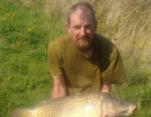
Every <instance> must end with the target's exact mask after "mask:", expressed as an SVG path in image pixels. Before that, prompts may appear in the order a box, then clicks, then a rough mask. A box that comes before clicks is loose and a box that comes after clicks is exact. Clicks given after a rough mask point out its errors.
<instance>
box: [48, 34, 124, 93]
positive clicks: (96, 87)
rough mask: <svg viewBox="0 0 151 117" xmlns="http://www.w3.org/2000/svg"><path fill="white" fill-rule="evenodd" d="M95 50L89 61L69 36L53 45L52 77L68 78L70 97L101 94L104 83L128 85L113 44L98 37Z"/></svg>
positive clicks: (50, 55) (50, 63) (95, 39)
mask: <svg viewBox="0 0 151 117" xmlns="http://www.w3.org/2000/svg"><path fill="white" fill-rule="evenodd" d="M93 49H94V51H93V55H92V56H91V57H90V58H87V57H85V56H84V55H83V54H82V53H81V51H80V50H79V49H78V48H76V46H75V45H74V43H73V41H72V39H71V37H70V36H68V35H65V36H62V37H60V38H58V39H55V40H53V41H50V43H49V47H48V63H49V73H50V74H51V75H52V76H55V75H62V74H63V75H64V76H65V83H66V87H67V92H68V93H69V94H70V95H72V94H77V93H88V92H99V91H100V89H101V84H102V83H110V84H114V83H116V84H120V83H123V82H124V81H126V77H125V71H124V68H123V65H122V62H121V58H120V55H119V52H118V50H117V49H116V47H115V46H114V45H113V43H111V41H109V40H108V39H105V38H104V37H102V36H100V35H97V34H95V36H94V41H93Z"/></svg>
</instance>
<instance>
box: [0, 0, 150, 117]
mask: <svg viewBox="0 0 151 117" xmlns="http://www.w3.org/2000/svg"><path fill="white" fill-rule="evenodd" d="M119 1H120V0H119ZM144 1H145V0H144ZM47 2H48V1H45V0H43V1H42V0H13V1H11V0H0V107H1V109H0V117H7V114H8V113H9V112H10V111H11V110H13V109H14V108H17V107H23V106H29V105H32V104H34V103H36V102H38V101H39V100H43V99H47V98H49V96H50V89H51V86H52V82H51V81H52V79H51V78H50V77H49V75H48V69H47V68H48V66H47V45H48V42H49V40H50V39H54V38H55V37H57V36H59V35H61V34H62V33H64V31H65V28H64V25H63V22H62V21H63V20H62V19H63V18H64V17H63V16H64V13H62V12H63V11H64V12H65V11H66V9H67V8H68V6H69V4H70V3H68V2H67V1H66V0H64V2H62V3H61V5H60V6H59V7H60V9H58V8H57V5H59V4H60V3H59V2H57V0H55V2H51V5H50V3H49V2H48V3H47ZM72 2H74V0H73V1H72V0H71V3H72ZM92 3H93V4H95V6H96V10H97V13H100V12H98V11H99V10H100V8H99V7H98V6H99V5H100V4H99V2H98V3H97V2H95V0H93V2H92ZM56 4H57V5H56ZM144 4H145V3H144ZM49 5H50V6H49ZM102 5H107V6H109V5H110V4H109V5H108V4H107V2H102ZM133 5H134V4H132V3H131V6H133ZM145 5H147V4H145ZM52 6H53V7H52ZM61 8H64V9H65V10H62V9H61ZM112 8H114V7H112ZM115 8H116V7H115ZM145 8H147V9H149V8H148V7H142V12H143V11H145V12H147V11H146V10H145ZM102 9H103V7H102ZM102 9H101V13H100V14H98V15H97V16H98V20H99V22H98V23H99V24H98V27H101V28H99V30H98V31H99V32H102V34H104V35H108V36H109V37H110V38H112V37H114V36H113V35H115V30H116V31H117V34H118V35H116V38H117V39H118V38H120V37H119V36H120V34H123V33H120V32H119V31H120V30H118V29H117V28H119V27H120V26H122V27H121V28H122V29H124V27H123V26H125V24H123V22H124V21H125V20H123V19H122V17H120V18H121V19H119V18H117V19H116V18H115V20H114V22H113V23H112V22H111V20H110V19H109V18H108V20H107V21H108V22H109V23H108V25H106V24H107V23H106V22H105V21H106V19H107V18H106V15H105V14H103V12H104V13H107V11H108V9H107V8H106V7H104V10H102ZM114 10H115V9H113V11H114ZM123 12H124V11H123ZM149 13H150V12H149ZM109 15H111V17H112V16H114V15H113V14H112V13H111V12H110V14H109ZM136 15H137V14H136ZM102 16H103V17H102ZM126 16H127V15H126V14H125V17H123V18H129V17H130V16H131V15H129V17H126ZM145 16H146V15H145ZM146 17H147V16H146ZM135 18H137V17H133V18H132V20H133V19H135ZM146 19H147V18H146ZM116 20H118V22H119V24H118V23H117V22H115V21H116ZM120 23H121V24H120ZM131 23H135V21H133V22H131ZM138 24H139V22H138ZM138 24H137V25H138ZM142 25H143V24H142ZM105 26H110V27H107V28H108V29H110V30H107V29H106V28H103V27H105ZM134 26H135V25H134ZM145 26H146V25H145ZM145 26H144V28H142V29H145V30H147V29H146V27H145ZM136 27H137V26H136ZM125 28H126V29H127V27H125ZM127 30H128V29H127ZM111 32H113V33H111ZM123 32H124V31H123ZM134 33H135V32H134ZM134 33H133V34H134ZM126 34H129V33H125V34H124V35H126ZM141 34H142V35H141V36H144V39H146V38H147V36H146V35H147V34H146V33H141ZM145 34H146V35H145ZM127 37H128V35H126V36H125V38H127ZM134 37H135V36H134ZM122 38H124V36H123V37H122ZM132 40H133V37H131V40H129V42H131V41H132ZM135 40H136V39H135ZM135 40H134V41H135ZM121 41H122V40H119V42H121ZM119 42H118V43H119ZM141 42H142V40H141ZM122 44H125V43H122ZM122 44H121V45H120V46H119V47H121V46H122ZM124 47H125V46H124ZM121 49H122V47H121ZM134 49H136V48H134ZM123 57H124V63H125V67H126V71H127V73H128V80H129V83H128V85H127V86H123V87H118V86H117V87H115V89H116V90H115V92H114V93H115V94H117V95H118V96H120V97H122V98H125V99H128V100H132V101H134V102H139V104H140V109H139V111H138V113H137V114H136V115H134V116H135V117H149V116H151V112H150V108H151V85H150V83H151V82H150V79H151V72H150V71H149V70H146V69H143V68H144V67H143V68H140V67H139V65H138V63H139V62H138V61H136V59H135V60H134V61H135V63H134V64H132V62H131V61H129V59H128V60H127V58H129V57H130V58H131V59H133V56H130V55H129V54H128V55H124V56H123ZM134 57H136V56H134ZM136 58H137V57H136ZM137 59H138V58H137ZM145 60H146V59H145Z"/></svg>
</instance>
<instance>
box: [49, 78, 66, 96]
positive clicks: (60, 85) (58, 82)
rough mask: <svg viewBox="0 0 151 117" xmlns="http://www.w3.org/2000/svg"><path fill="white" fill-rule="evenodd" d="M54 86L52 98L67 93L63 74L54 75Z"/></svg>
mask: <svg viewBox="0 0 151 117" xmlns="http://www.w3.org/2000/svg"><path fill="white" fill-rule="evenodd" d="M53 79H54V86H53V89H52V94H51V98H52V99H54V98H60V97H64V96H66V95H67V91H66V86H65V81H64V77H63V76H60V75H58V76H53Z"/></svg>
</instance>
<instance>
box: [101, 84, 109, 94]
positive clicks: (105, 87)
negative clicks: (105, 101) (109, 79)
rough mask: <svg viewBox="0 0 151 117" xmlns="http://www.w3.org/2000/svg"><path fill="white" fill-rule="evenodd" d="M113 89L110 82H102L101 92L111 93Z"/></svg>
mask: <svg viewBox="0 0 151 117" xmlns="http://www.w3.org/2000/svg"><path fill="white" fill-rule="evenodd" d="M110 91H111V85H110V84H106V83H104V84H102V87H101V92H102V93H110Z"/></svg>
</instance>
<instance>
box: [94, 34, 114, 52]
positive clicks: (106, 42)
mask: <svg viewBox="0 0 151 117" xmlns="http://www.w3.org/2000/svg"><path fill="white" fill-rule="evenodd" d="M95 38H96V39H95V40H96V45H97V47H98V48H100V49H101V51H102V50H104V51H106V52H107V51H111V50H112V49H113V48H116V46H115V44H114V43H113V42H112V41H111V40H110V39H108V38H106V37H104V36H102V35H99V34H96V35H95Z"/></svg>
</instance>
